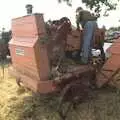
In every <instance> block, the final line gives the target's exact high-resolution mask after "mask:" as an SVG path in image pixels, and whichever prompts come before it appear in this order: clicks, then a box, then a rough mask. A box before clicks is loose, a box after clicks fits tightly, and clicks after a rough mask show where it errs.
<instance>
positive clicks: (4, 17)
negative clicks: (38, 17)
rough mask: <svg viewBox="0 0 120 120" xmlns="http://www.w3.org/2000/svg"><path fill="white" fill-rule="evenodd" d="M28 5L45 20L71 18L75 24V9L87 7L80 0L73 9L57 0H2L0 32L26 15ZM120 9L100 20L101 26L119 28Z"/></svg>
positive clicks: (0, 6) (77, 0)
mask: <svg viewBox="0 0 120 120" xmlns="http://www.w3.org/2000/svg"><path fill="white" fill-rule="evenodd" d="M27 3H30V4H33V6H34V8H33V12H39V13H44V18H45V20H48V19H57V18H58V19H59V18H61V17H63V16H67V17H69V18H70V20H71V21H72V23H73V24H75V9H76V8H77V7H78V6H83V7H84V8H85V6H84V5H83V4H82V3H81V2H80V0H73V4H72V7H68V6H67V5H66V4H65V3H62V4H58V2H57V0H1V4H0V15H1V17H0V18H1V19H0V30H1V29H2V27H5V28H6V29H10V28H11V19H13V18H16V17H20V16H24V15H26V10H25V5H26V4H27ZM119 13H120V8H118V9H117V11H113V12H111V13H110V16H109V17H108V18H104V17H102V18H100V19H99V20H98V24H99V26H102V25H105V26H106V27H107V28H108V27H111V26H118V25H119V24H120V23H118V19H119V18H120V16H119Z"/></svg>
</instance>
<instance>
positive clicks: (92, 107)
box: [0, 69, 120, 120]
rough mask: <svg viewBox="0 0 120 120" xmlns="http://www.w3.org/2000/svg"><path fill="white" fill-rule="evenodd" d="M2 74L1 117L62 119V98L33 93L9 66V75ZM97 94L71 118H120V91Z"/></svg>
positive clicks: (13, 118) (106, 119)
mask: <svg viewBox="0 0 120 120" xmlns="http://www.w3.org/2000/svg"><path fill="white" fill-rule="evenodd" d="M0 73H2V72H1V71H0ZM0 76H1V79H0V120H60V118H59V116H58V114H57V112H56V107H57V104H58V97H47V98H45V97H43V96H41V97H40V96H39V97H38V96H37V97H36V96H33V95H32V94H31V92H28V91H26V90H24V89H23V88H19V87H18V86H17V85H16V83H15V79H14V78H11V77H10V76H9V75H8V71H7V69H5V78H4V79H3V78H2V75H1V74H0ZM95 94H96V95H97V96H96V99H94V100H91V101H88V102H86V103H83V104H81V105H78V107H77V109H76V110H71V111H70V112H69V114H68V117H67V120H120V95H119V93H116V90H114V89H108V88H106V89H102V90H99V91H95Z"/></svg>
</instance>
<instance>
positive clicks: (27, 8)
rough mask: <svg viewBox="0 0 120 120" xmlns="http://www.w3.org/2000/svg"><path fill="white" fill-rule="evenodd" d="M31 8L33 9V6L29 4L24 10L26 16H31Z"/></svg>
mask: <svg viewBox="0 0 120 120" xmlns="http://www.w3.org/2000/svg"><path fill="white" fill-rule="evenodd" d="M32 8H33V6H32V5H31V4H27V5H26V10H27V14H28V15H30V14H32Z"/></svg>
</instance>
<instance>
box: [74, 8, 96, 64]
mask: <svg viewBox="0 0 120 120" xmlns="http://www.w3.org/2000/svg"><path fill="white" fill-rule="evenodd" d="M96 21H97V17H96V16H94V15H93V14H91V13H90V12H89V11H87V10H83V9H82V8H81V7H79V8H77V9H76V24H77V29H78V30H80V26H79V25H80V24H81V27H82V29H83V30H84V32H83V41H82V52H81V63H83V64H88V63H89V60H90V58H91V50H92V43H93V36H94V33H95V30H96V28H97V22H96Z"/></svg>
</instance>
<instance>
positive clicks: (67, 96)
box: [58, 77, 90, 120]
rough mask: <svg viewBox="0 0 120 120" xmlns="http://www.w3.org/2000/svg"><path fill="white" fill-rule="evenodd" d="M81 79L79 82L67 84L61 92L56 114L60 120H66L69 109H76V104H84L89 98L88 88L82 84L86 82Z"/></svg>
mask: <svg viewBox="0 0 120 120" xmlns="http://www.w3.org/2000/svg"><path fill="white" fill-rule="evenodd" d="M88 80H89V79H86V80H85V78H84V77H83V78H81V80H76V81H74V82H71V83H69V84H68V85H66V86H65V88H64V89H63V90H62V92H61V98H60V101H59V106H58V113H59V115H60V117H61V119H62V120H66V117H67V115H68V112H69V111H70V110H71V108H72V107H73V108H76V105H77V104H80V103H82V102H84V101H85V100H86V99H88V98H89V93H90V88H89V86H88V85H87V84H86V83H84V82H85V81H88Z"/></svg>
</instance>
